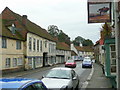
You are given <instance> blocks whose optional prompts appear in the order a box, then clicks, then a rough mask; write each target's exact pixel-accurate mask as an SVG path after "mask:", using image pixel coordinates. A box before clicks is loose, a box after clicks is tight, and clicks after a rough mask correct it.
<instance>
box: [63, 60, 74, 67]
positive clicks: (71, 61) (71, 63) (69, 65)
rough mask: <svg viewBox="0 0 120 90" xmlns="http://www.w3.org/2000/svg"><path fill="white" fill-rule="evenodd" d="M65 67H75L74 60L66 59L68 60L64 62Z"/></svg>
mask: <svg viewBox="0 0 120 90" xmlns="http://www.w3.org/2000/svg"><path fill="white" fill-rule="evenodd" d="M65 67H71V68H75V67H76V62H75V60H68V61H67V62H66V63H65Z"/></svg>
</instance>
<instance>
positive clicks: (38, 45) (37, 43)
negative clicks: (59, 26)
mask: <svg viewBox="0 0 120 90" xmlns="http://www.w3.org/2000/svg"><path fill="white" fill-rule="evenodd" d="M37 51H38V52H39V40H37Z"/></svg>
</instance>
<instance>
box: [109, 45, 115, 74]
mask: <svg viewBox="0 0 120 90" xmlns="http://www.w3.org/2000/svg"><path fill="white" fill-rule="evenodd" d="M111 45H114V46H115V44H110V65H111V68H112V67H113V66H116V64H114V65H113V64H112V60H113V59H115V60H116V57H115V58H112V56H111V53H116V48H115V51H111ZM111 73H113V74H114V73H116V72H111Z"/></svg>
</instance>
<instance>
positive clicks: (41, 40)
mask: <svg viewBox="0 0 120 90" xmlns="http://www.w3.org/2000/svg"><path fill="white" fill-rule="evenodd" d="M40 51H41V52H42V40H41V41H40Z"/></svg>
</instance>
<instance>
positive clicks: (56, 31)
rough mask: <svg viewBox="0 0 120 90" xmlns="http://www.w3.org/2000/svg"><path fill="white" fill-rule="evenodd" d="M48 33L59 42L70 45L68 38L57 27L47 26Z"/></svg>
mask: <svg viewBox="0 0 120 90" xmlns="http://www.w3.org/2000/svg"><path fill="white" fill-rule="evenodd" d="M48 33H49V34H50V35H52V36H53V37H57V38H58V41H59V42H65V43H67V44H68V45H70V43H71V41H70V37H69V36H68V35H67V34H65V33H64V32H63V31H62V30H59V29H58V27H57V26H55V25H50V26H48Z"/></svg>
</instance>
